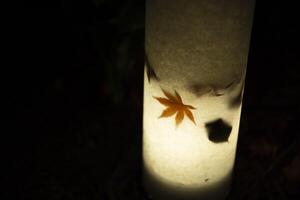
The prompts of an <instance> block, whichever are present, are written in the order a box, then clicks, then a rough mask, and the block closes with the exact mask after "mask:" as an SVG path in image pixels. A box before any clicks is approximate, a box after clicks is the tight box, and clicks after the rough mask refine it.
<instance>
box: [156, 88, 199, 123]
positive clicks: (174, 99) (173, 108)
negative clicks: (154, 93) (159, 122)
mask: <svg viewBox="0 0 300 200" xmlns="http://www.w3.org/2000/svg"><path fill="white" fill-rule="evenodd" d="M162 91H163V93H164V95H165V96H166V97H167V98H164V97H154V98H155V99H156V100H157V101H158V102H159V103H161V104H162V105H164V106H166V107H167V108H166V109H165V110H163V112H162V113H161V115H160V116H159V118H162V117H171V116H173V115H175V114H176V116H175V122H176V126H178V125H179V124H180V123H181V122H182V120H183V119H184V116H185V115H186V116H187V117H188V118H189V119H190V120H191V121H192V122H193V123H194V124H196V122H195V119H194V116H193V113H192V112H191V111H190V109H196V108H195V107H193V106H191V105H186V104H184V103H183V102H182V98H181V96H180V95H179V94H178V93H177V92H176V91H175V95H173V94H171V93H170V92H168V91H165V90H163V89H162Z"/></svg>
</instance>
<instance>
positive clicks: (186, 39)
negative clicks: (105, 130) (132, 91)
mask: <svg viewBox="0 0 300 200" xmlns="http://www.w3.org/2000/svg"><path fill="white" fill-rule="evenodd" d="M253 10H254V0H230V1H227V0H226V1H225V0H147V3H146V63H145V73H144V114H143V160H144V183H145V188H146V190H147V191H148V194H149V195H150V196H152V197H153V198H154V199H163V200H166V199H170V200H174V199H180V200H189V199H201V200H206V199H214V200H218V199H225V197H226V195H227V194H228V192H229V189H230V179H231V174H232V170H233V167H234V160H235V152H236V145H237V138H238V131H239V121H240V113H241V103H242V95H243V94H242V93H243V87H244V80H245V74H246V65H247V56H248V49H249V42H250V33H251V24H252V17H253Z"/></svg>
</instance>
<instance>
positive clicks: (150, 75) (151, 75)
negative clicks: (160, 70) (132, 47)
mask: <svg viewBox="0 0 300 200" xmlns="http://www.w3.org/2000/svg"><path fill="white" fill-rule="evenodd" d="M145 62H146V69H147V78H148V82H149V83H150V81H151V79H154V80H156V81H159V78H158V77H157V75H156V73H155V71H154V69H153V68H152V65H151V64H150V62H149V59H148V56H147V55H145Z"/></svg>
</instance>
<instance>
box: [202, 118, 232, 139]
mask: <svg viewBox="0 0 300 200" xmlns="http://www.w3.org/2000/svg"><path fill="white" fill-rule="evenodd" d="M205 127H206V129H207V132H208V139H209V140H210V141H212V142H215V143H220V142H226V141H228V138H229V136H230V133H231V130H232V126H230V125H229V124H227V123H226V122H224V121H223V120H222V119H221V118H219V119H216V120H214V121H211V122H208V123H206V124H205Z"/></svg>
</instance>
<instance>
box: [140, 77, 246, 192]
mask: <svg viewBox="0 0 300 200" xmlns="http://www.w3.org/2000/svg"><path fill="white" fill-rule="evenodd" d="M177 91H178V93H179V94H182V96H183V97H184V98H183V100H184V101H186V102H189V103H190V104H192V105H193V106H195V107H196V110H195V111H193V113H194V117H195V121H196V123H197V124H196V125H195V124H193V122H191V121H190V120H187V119H186V117H185V119H184V120H183V122H182V123H181V124H180V125H179V126H178V127H177V128H176V126H175V121H174V117H170V118H158V117H159V116H160V114H161V112H162V110H163V109H164V106H163V105H161V104H159V103H158V102H157V101H155V100H154V98H153V96H163V92H162V90H161V88H160V86H159V85H158V84H153V83H150V84H149V82H148V81H147V75H146V74H145V80H144V125H143V127H144V136H143V144H144V147H143V149H144V152H143V153H144V155H143V156H144V163H145V166H146V168H147V170H149V171H150V173H151V174H152V175H154V176H157V177H156V178H158V179H161V181H162V182H164V183H166V184H170V185H184V187H189V188H199V187H203V186H209V185H214V184H216V183H218V182H220V181H222V180H223V179H224V178H226V177H227V176H228V174H230V172H231V170H232V168H233V164H234V159H235V149H236V144H237V136H238V129H239V120H240V110H241V106H239V108H237V109H235V110H231V109H228V105H227V104H228V103H227V102H228V101H229V99H230V97H231V95H233V94H229V95H223V96H221V97H211V96H209V95H207V96H203V97H202V98H197V96H195V95H192V94H190V93H188V92H185V91H184V90H182V91H181V90H177ZM232 93H234V92H232ZM216 118H222V119H224V121H227V122H230V123H231V124H232V126H233V129H232V132H231V134H230V137H229V139H228V141H227V142H223V143H214V142H212V141H210V140H209V139H208V136H207V130H206V128H205V122H207V121H212V120H214V119H216Z"/></svg>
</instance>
